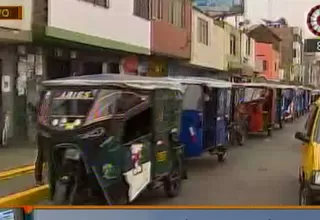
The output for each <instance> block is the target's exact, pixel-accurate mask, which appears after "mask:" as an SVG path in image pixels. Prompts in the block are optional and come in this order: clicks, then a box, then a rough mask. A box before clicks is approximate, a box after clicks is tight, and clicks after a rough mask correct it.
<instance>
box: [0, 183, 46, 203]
mask: <svg viewBox="0 0 320 220" xmlns="http://www.w3.org/2000/svg"><path fill="white" fill-rule="evenodd" d="M48 195H49V186H48V185H43V186H38V187H35V188H31V189H28V190H25V191H21V192H17V193H14V194H12V195H8V196H4V197H2V198H0V206H21V205H34V204H37V203H39V202H40V201H42V200H45V199H47V198H48Z"/></svg>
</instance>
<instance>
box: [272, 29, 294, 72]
mask: <svg viewBox="0 0 320 220" xmlns="http://www.w3.org/2000/svg"><path fill="white" fill-rule="evenodd" d="M270 29H271V30H272V31H273V32H275V33H276V34H277V35H278V36H279V37H280V38H281V59H280V63H281V67H282V68H283V69H284V71H285V77H286V78H289V77H290V75H291V66H292V61H293V39H294V38H293V28H292V27H282V28H270Z"/></svg>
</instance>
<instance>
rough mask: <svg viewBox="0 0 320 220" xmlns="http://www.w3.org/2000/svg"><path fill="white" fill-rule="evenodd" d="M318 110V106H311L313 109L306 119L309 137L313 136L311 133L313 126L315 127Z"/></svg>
mask: <svg viewBox="0 0 320 220" xmlns="http://www.w3.org/2000/svg"><path fill="white" fill-rule="evenodd" d="M317 111H318V108H317V107H316V106H314V105H313V106H312V107H311V111H310V113H309V116H308V119H307V121H306V124H305V126H304V128H305V130H306V132H307V136H308V137H311V134H312V127H313V124H314V122H315V118H316V115H317Z"/></svg>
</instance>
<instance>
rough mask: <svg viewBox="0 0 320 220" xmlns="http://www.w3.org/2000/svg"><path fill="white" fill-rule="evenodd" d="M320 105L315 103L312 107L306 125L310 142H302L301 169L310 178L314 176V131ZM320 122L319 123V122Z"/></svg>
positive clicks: (305, 130) (305, 128)
mask: <svg viewBox="0 0 320 220" xmlns="http://www.w3.org/2000/svg"><path fill="white" fill-rule="evenodd" d="M318 112H319V107H317V106H316V105H313V106H312V107H311V111H310V113H309V115H308V118H307V121H306V123H305V126H304V133H305V134H306V135H307V137H308V138H309V139H310V140H311V141H310V142H309V143H303V144H302V163H301V164H302V166H301V170H303V173H304V177H305V178H307V179H309V178H311V176H312V171H313V167H314V161H315V160H314V155H313V152H314V148H315V146H314V144H313V143H312V139H313V135H312V134H313V133H314V130H315V129H314V127H315V122H316V121H317V120H316V119H317V118H318V117H317V115H319V113H318ZM317 124H319V123H317ZM318 142H319V143H320V140H319V141H318Z"/></svg>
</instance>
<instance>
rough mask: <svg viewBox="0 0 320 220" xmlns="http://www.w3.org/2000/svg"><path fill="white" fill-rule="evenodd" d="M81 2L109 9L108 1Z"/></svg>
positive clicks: (89, 0) (91, 0) (85, 0)
mask: <svg viewBox="0 0 320 220" xmlns="http://www.w3.org/2000/svg"><path fill="white" fill-rule="evenodd" d="M81 1H84V2H89V3H92V4H94V5H98V6H101V7H104V8H109V6H110V5H109V4H110V0H81Z"/></svg>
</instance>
